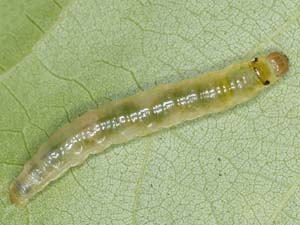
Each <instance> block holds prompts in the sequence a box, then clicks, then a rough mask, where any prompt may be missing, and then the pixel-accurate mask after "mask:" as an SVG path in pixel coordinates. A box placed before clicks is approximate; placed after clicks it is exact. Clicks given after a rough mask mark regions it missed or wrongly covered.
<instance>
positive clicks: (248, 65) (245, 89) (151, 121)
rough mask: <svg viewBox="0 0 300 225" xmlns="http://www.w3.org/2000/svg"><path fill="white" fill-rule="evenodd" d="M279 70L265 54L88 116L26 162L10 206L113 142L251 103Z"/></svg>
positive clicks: (56, 135)
mask: <svg viewBox="0 0 300 225" xmlns="http://www.w3.org/2000/svg"><path fill="white" fill-rule="evenodd" d="M271 54H275V53H271ZM271 54H270V55H271ZM276 54H280V53H276ZM270 55H269V56H270ZM281 56H282V55H281ZM282 57H283V56H282ZM273 58H274V57H273ZM275 66H278V62H277V61H276V60H273V61H272V60H270V58H268V57H266V56H261V57H258V58H255V60H253V61H250V62H242V63H237V64H233V65H230V66H228V67H227V68H225V69H224V70H221V71H217V72H213V73H208V74H204V75H200V76H197V77H195V78H192V79H189V80H183V81H180V82H178V83H174V84H164V85H160V86H158V87H155V88H153V89H150V90H147V91H144V92H140V93H138V94H136V95H134V96H130V97H127V98H125V99H123V100H117V101H113V102H110V103H108V104H106V105H104V106H103V107H101V108H99V109H96V110H93V111H89V112H87V113H85V114H84V115H82V116H81V117H79V118H77V119H75V120H74V121H73V122H71V123H69V124H66V125H65V126H64V127H62V128H61V129H60V130H58V131H57V132H56V133H54V134H53V135H52V136H51V137H50V138H49V140H48V141H47V142H46V143H44V144H43V145H41V147H40V148H39V150H38V151H37V153H36V154H35V155H34V156H33V158H32V159H31V160H29V161H28V162H27V163H26V164H25V166H24V168H23V171H22V172H21V174H20V175H19V176H18V177H17V178H16V180H15V181H14V182H13V183H12V185H11V189H10V196H11V200H12V202H13V203H15V204H16V205H17V206H24V205H25V204H26V203H27V202H28V201H29V199H31V198H32V197H33V196H34V195H35V194H36V193H37V192H39V191H41V190H42V189H44V187H45V186H46V185H47V184H48V183H49V182H50V181H52V180H55V179H57V178H58V177H60V176H61V175H62V174H63V173H64V172H65V171H67V170H68V169H69V168H70V167H73V166H76V165H79V164H80V163H82V162H83V161H84V160H85V159H86V158H87V157H88V156H89V155H90V154H96V153H100V152H102V151H104V150H105V149H106V148H108V147H109V146H111V145H113V144H119V143H124V142H126V141H128V140H131V139H133V138H135V137H138V136H145V135H147V134H150V133H153V132H155V131H158V130H160V129H162V128H167V127H170V126H173V125H175V124H178V123H180V122H182V121H185V120H191V119H194V118H197V117H201V116H203V115H206V114H209V113H215V112H220V111H223V110H226V109H228V108H230V107H233V106H235V105H237V104H240V103H242V102H245V101H247V100H250V99H252V98H253V97H254V96H256V95H257V94H258V93H259V92H260V91H261V90H262V89H264V87H265V86H266V85H268V84H269V83H270V82H271V83H273V82H274V81H276V80H277V79H278V78H279V75H280V74H279V72H278V71H279V70H277V69H278V68H277V69H276V67H275ZM286 66H287V65H286ZM285 72H286V71H285ZM278 74H279V75H278Z"/></svg>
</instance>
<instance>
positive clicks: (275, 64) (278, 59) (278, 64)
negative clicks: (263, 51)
mask: <svg viewBox="0 0 300 225" xmlns="http://www.w3.org/2000/svg"><path fill="white" fill-rule="evenodd" d="M267 60H268V61H269V63H270V64H271V65H272V68H273V70H274V72H275V73H276V76H278V77H282V76H283V75H285V74H286V73H287V72H288V70H289V59H288V57H287V56H286V55H284V54H282V53H280V52H271V53H270V54H269V55H268V56H267Z"/></svg>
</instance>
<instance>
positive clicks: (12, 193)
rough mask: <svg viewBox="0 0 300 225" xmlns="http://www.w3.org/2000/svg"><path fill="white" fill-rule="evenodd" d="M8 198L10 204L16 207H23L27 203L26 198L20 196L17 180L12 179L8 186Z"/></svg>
mask: <svg viewBox="0 0 300 225" xmlns="http://www.w3.org/2000/svg"><path fill="white" fill-rule="evenodd" d="M9 198H10V201H11V203H12V204H14V205H15V206H16V207H17V208H24V207H25V205H26V204H27V203H28V199H26V198H24V197H22V196H21V194H20V191H19V190H18V185H17V181H14V182H13V183H12V184H11V185H10V187H9Z"/></svg>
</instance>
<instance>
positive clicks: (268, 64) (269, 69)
mask: <svg viewBox="0 0 300 225" xmlns="http://www.w3.org/2000/svg"><path fill="white" fill-rule="evenodd" d="M251 67H252V68H253V69H254V71H255V73H256V75H257V77H258V79H259V80H260V81H261V82H262V84H263V85H265V86H267V85H269V84H273V83H275V82H276V81H277V80H279V79H280V78H281V77H282V76H283V75H285V74H286V73H287V72H288V70H289V63H288V58H287V57H286V56H285V55H284V54H282V53H280V52H271V53H270V54H269V55H267V56H260V57H257V58H254V59H253V60H252V61H251Z"/></svg>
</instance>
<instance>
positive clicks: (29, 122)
mask: <svg viewBox="0 0 300 225" xmlns="http://www.w3.org/2000/svg"><path fill="white" fill-rule="evenodd" d="M67 3H68V1H66V0H64V1H56V0H52V1H50V0H49V1H48V0H43V1H41V0H27V1H19V0H13V1H11V0H10V1H8V0H2V1H1V3H0V69H1V70H2V73H1V74H0V97H1V101H0V170H1V171H2V172H1V173H0V218H1V220H0V224H5V225H7V224H29V225H30V224H51V225H52V224H230V225H231V224H238V225H240V224H299V223H300V215H299V213H298V212H299V208H300V206H299V204H300V202H299V199H300V192H299V184H300V173H299V171H300V170H299V169H300V154H299V146H300V138H299V137H300V135H299V131H300V120H299V116H300V113H299V112H300V100H299V95H300V89H299V85H300V80H299V78H298V71H299V69H298V68H300V63H299V58H300V55H299V39H300V29H299V11H300V7H299V4H298V2H297V1H283V0H279V1H272V0H266V1H256V0H254V1H250V2H247V1H222V2H221V1H219V2H218V3H214V2H212V1H208V0H205V1H180V0H175V1H145V0H140V1H133V0H127V1H121V0H119V1H111V0H101V1H100V0H87V1H79V0H73V1H71V2H70V3H69V4H67ZM274 49H275V50H279V51H282V52H284V53H285V54H286V55H287V56H288V57H289V59H290V72H289V73H288V75H287V76H286V77H285V78H284V79H283V80H281V81H280V82H278V84H276V85H274V86H273V87H272V88H269V89H268V90H266V91H264V92H263V93H262V94H261V95H260V96H259V97H257V98H255V99H254V100H253V101H251V102H249V103H246V104H243V105H241V106H238V107H236V108H234V109H233V110H230V111H227V112H224V113H220V114H217V115H212V116H209V117H205V118H202V119H198V120H195V121H192V122H187V123H183V124H181V125H179V126H176V127H174V128H172V129H168V130H164V131H162V132H159V133H157V134H154V135H151V136H148V137H145V138H140V139H136V140H134V141H131V142H129V143H126V144H122V145H119V146H115V147H112V148H110V149H108V150H107V151H106V152H105V153H104V154H100V155H98V156H92V157H90V158H89V160H87V162H86V163H85V164H84V165H82V166H80V167H77V168H74V169H71V170H70V171H69V172H68V173H67V174H66V175H65V176H63V178H61V179H59V180H57V181H55V182H53V183H51V184H50V185H49V186H48V187H47V188H46V189H45V190H44V191H43V192H42V193H41V194H38V195H37V196H36V198H34V199H33V201H31V202H30V204H28V206H27V207H26V208H25V209H23V210H22V209H16V208H15V207H14V206H13V205H11V204H10V202H9V198H8V187H9V184H10V183H11V181H12V180H13V179H14V177H16V176H17V175H18V174H19V173H20V171H21V169H22V166H23V165H24V163H25V162H26V160H28V159H30V157H31V155H33V154H34V153H35V151H36V149H37V147H38V146H39V145H40V144H41V143H43V142H44V141H46V140H47V137H48V136H49V135H50V134H51V133H52V132H54V131H55V130H56V129H58V128H59V127H60V126H61V125H62V124H64V123H66V122H67V121H69V120H72V119H74V118H76V117H77V116H78V115H80V114H81V113H83V112H85V111H87V110H89V109H91V108H95V107H97V106H99V107H101V105H102V104H103V103H104V102H107V101H110V100H111V99H117V98H122V97H125V96H128V95H131V94H134V93H136V92H138V91H139V90H140V89H146V88H149V87H152V86H155V85H156V84H158V83H164V82H174V81H177V80H180V79H183V78H188V77H192V76H194V75H195V72H192V73H191V72H190V71H198V72H201V73H203V72H207V71H211V70H216V69H221V68H223V67H224V66H226V65H227V64H230V63H232V62H234V61H236V60H240V59H244V58H251V57H252V56H254V55H256V54H261V53H266V52H269V51H270V50H274Z"/></svg>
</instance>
